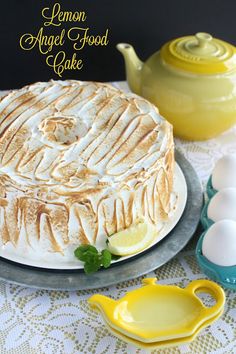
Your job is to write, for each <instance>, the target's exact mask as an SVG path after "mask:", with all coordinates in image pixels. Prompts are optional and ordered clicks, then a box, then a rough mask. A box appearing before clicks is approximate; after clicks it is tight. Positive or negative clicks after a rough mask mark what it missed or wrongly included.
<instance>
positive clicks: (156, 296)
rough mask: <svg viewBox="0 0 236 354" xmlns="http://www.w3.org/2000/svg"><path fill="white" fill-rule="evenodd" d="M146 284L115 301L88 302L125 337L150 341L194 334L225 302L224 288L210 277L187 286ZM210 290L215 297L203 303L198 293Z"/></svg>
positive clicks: (101, 298) (151, 281) (99, 298)
mask: <svg viewBox="0 0 236 354" xmlns="http://www.w3.org/2000/svg"><path fill="white" fill-rule="evenodd" d="M143 283H144V286H143V287H141V288H139V289H136V290H133V291H131V292H128V293H127V294H126V295H125V296H124V297H122V298H121V299H119V300H117V301H115V300H113V299H111V298H108V297H106V296H104V295H99V294H96V295H93V296H92V297H91V298H90V299H89V300H88V301H89V304H90V305H91V306H92V307H93V308H95V309H97V310H99V311H100V312H101V314H102V316H103V318H104V320H105V321H106V322H107V324H108V325H109V326H110V327H112V328H113V329H115V330H116V331H118V332H120V333H122V334H124V335H125V336H128V337H132V338H133V339H135V340H138V341H142V342H146V343H150V342H157V341H167V340H170V339H173V338H181V337H187V336H191V335H193V334H194V333H195V332H196V330H197V329H198V328H199V326H201V325H202V324H203V323H204V322H206V321H207V320H209V319H211V318H213V317H214V316H216V315H217V314H218V313H219V312H220V311H221V310H222V309H223V306H224V303H225V295H224V291H223V289H222V288H221V287H220V286H219V285H217V284H216V283H214V282H212V281H209V280H195V281H193V282H191V283H190V284H189V285H188V286H187V287H186V288H185V289H181V288H179V287H178V286H172V285H160V284H156V278H147V279H144V280H143ZM200 291H201V292H207V293H210V294H211V295H212V296H213V297H214V298H215V300H216V303H215V305H214V306H212V307H211V308H208V307H206V306H204V304H203V303H202V302H201V300H200V299H199V298H198V297H197V295H196V292H200Z"/></svg>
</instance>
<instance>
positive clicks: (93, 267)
mask: <svg viewBox="0 0 236 354" xmlns="http://www.w3.org/2000/svg"><path fill="white" fill-rule="evenodd" d="M100 266H101V264H100V259H99V258H98V259H97V262H94V263H93V262H92V263H87V262H85V264H84V271H85V273H86V274H91V273H94V272H97V271H98V270H99V268H100Z"/></svg>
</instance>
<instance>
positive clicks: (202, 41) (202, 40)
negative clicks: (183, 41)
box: [195, 32, 212, 48]
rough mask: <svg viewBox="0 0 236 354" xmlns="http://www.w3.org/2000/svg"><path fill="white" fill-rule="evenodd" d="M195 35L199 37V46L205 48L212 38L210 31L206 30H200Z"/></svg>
mask: <svg viewBox="0 0 236 354" xmlns="http://www.w3.org/2000/svg"><path fill="white" fill-rule="evenodd" d="M195 37H196V38H197V41H198V47H200V48H204V47H205V46H206V45H207V44H208V43H210V42H211V40H212V36H211V35H210V34H209V33H205V32H198V33H197V34H195Z"/></svg>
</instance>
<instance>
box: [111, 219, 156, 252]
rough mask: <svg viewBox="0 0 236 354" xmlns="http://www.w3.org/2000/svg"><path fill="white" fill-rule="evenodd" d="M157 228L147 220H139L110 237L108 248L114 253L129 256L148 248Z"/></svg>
mask: <svg viewBox="0 0 236 354" xmlns="http://www.w3.org/2000/svg"><path fill="white" fill-rule="evenodd" d="M156 235H157V229H156V228H155V226H154V225H152V224H150V223H147V222H145V221H144V222H139V223H138V224H137V225H132V226H130V227H129V228H127V229H125V230H122V231H119V232H117V233H116V234H114V235H112V236H110V237H109V239H108V249H109V251H110V252H111V253H112V254H115V255H119V256H128V255H130V254H135V253H138V252H140V251H142V250H144V249H145V248H147V247H148V246H149V245H150V244H151V243H152V241H153V240H154V238H155V236H156Z"/></svg>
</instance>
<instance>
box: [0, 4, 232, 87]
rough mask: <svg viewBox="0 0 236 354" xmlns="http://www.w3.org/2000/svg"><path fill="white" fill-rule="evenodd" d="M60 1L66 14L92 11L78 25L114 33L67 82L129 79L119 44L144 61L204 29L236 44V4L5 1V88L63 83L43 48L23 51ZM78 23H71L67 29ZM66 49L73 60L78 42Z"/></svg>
mask: <svg viewBox="0 0 236 354" xmlns="http://www.w3.org/2000/svg"><path fill="white" fill-rule="evenodd" d="M55 2H59V3H60V4H61V8H62V10H64V11H86V13H87V20H86V22H84V23H83V22H81V23H79V24H77V26H79V25H81V26H86V27H90V28H91V34H92V32H94V34H98V33H103V32H104V31H105V29H106V28H109V31H110V32H109V44H108V46H106V47H86V48H85V49H83V50H82V51H81V52H79V53H78V55H77V56H78V57H81V58H82V59H83V60H84V67H83V69H82V70H80V71H76V70H74V71H65V72H64V75H63V79H68V78H73V79H79V80H96V81H112V80H122V79H124V78H125V72H124V63H123V59H122V56H121V54H120V53H119V52H118V51H117V50H116V48H115V45H116V44H117V43H119V42H128V43H131V44H132V45H133V46H134V47H135V49H136V51H137V53H138V55H139V56H140V58H141V59H142V60H145V59H146V58H148V56H149V55H150V54H152V53H153V52H154V51H156V50H157V49H159V48H160V47H161V45H162V44H164V43H165V42H166V41H168V40H170V39H172V38H176V37H179V36H183V35H189V34H194V33H196V32H199V31H201V32H209V33H211V34H212V35H213V36H215V37H218V38H221V39H224V40H226V41H229V42H231V43H233V44H235V45H236V1H235V0H225V1H223V0H205V1H204V0H198V1H194V0H178V1H175V0H172V1H170V0H163V1H159V0H59V1H53V0H51V1H44V0H4V1H3V0H2V1H1V11H0V43H1V53H0V89H9V88H18V87H21V86H23V85H25V84H28V83H32V82H35V81H46V80H49V79H51V78H54V79H58V76H57V75H56V74H55V73H54V72H53V69H52V68H49V67H48V66H47V65H46V63H45V56H43V55H42V54H40V53H39V50H38V48H34V49H32V50H31V51H23V50H22V49H21V48H20V46H19V38H20V36H21V35H22V34H24V33H32V34H34V35H36V33H37V32H38V30H39V28H40V27H41V26H42V24H43V18H42V16H41V10H42V8H43V7H46V6H47V7H52V6H53V4H54V3H55ZM73 25H74V24H72V23H69V24H68V25H67V28H69V27H71V26H73ZM62 26H64V25H62ZM57 31H58V29H57V28H54V27H53V28H52V27H50V28H49V27H48V28H47V30H46V32H47V33H48V34H56V33H57ZM46 32H45V33H46ZM64 48H65V49H64V50H65V51H66V54H67V56H68V57H70V56H71V55H72V54H73V52H74V50H73V48H72V44H71V43H70V42H69V41H67V45H66V46H65V47H64ZM59 50H60V49H58V48H57V49H56V51H59Z"/></svg>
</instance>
